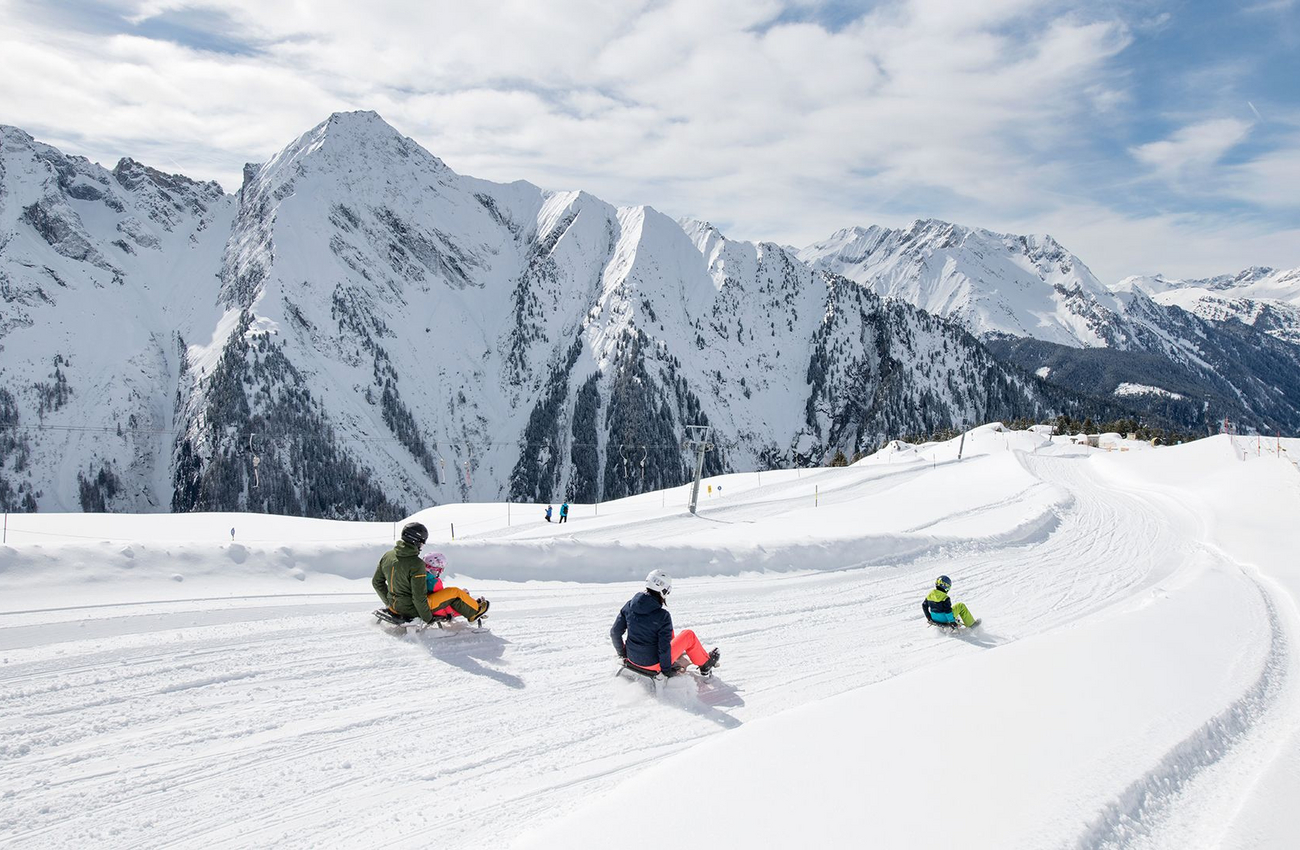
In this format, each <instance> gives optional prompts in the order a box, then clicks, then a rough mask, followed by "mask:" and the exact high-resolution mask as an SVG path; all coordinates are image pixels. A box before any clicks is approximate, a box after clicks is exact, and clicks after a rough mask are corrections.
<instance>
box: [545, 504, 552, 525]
mask: <svg viewBox="0 0 1300 850" xmlns="http://www.w3.org/2000/svg"><path fill="white" fill-rule="evenodd" d="M546 521H547V522H550V521H551V506H550V505H547V506H546Z"/></svg>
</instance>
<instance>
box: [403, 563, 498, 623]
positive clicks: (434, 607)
mask: <svg viewBox="0 0 1300 850" xmlns="http://www.w3.org/2000/svg"><path fill="white" fill-rule="evenodd" d="M420 559H421V560H422V561H424V571H425V573H427V575H426V576H425V581H426V582H427V583H428V593H429V595H428V600H429V610H430V611H432V612H433V616H435V617H452V616H455V615H456V614H459V615H461V616H462V617H464V618H465V619H466V620H469V621H470V622H471V623H472V622H474V621H475V620H477V619H478V618H479V617H482V616H483V615H484V614H485V613H487V609H488V601H487V600H486V599H484V598H483V597H481V596H480V597H479V598H477V599H475V598H474V597H473V596H470V595H469V594H468V593H466V592H465V591H463V590H461V589H460V588H459V587H443V586H442V571H443V570H445V569H446V568H447V559H446V558H445V557H444V556H443V554H442V553H441V552H428V553H425V554H422V555H421V556H420Z"/></svg>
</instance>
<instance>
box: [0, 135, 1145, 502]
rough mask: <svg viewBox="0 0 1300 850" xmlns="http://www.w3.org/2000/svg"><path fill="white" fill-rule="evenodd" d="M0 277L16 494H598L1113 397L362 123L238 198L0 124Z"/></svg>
mask: <svg viewBox="0 0 1300 850" xmlns="http://www.w3.org/2000/svg"><path fill="white" fill-rule="evenodd" d="M1053 245H1054V243H1053V244H1052V245H1049V244H1047V243H1044V242H1036V241H1032V240H1027V241H1025V242H1024V243H1023V246H1024V248H1025V250H1026V251H1029V252H1030V253H1032V254H1034V256H1036V257H1038V258H1039V260H1041V261H1042V262H1044V263H1057V264H1058V266H1057V267H1058V268H1059V264H1060V263H1061V262H1069V261H1068V259H1064V260H1063V259H1062V258H1061V257H1059V256H1057V254H1058V253H1059V252H1058V250H1057V249H1058V248H1059V246H1056V247H1053ZM1061 250H1063V249H1061ZM1080 265H1081V264H1080ZM1040 283H1043V281H1042V280H1040ZM1058 283H1060V282H1059V281H1057V282H1053V283H1050V284H1049V285H1050V286H1051V287H1055V286H1056V285H1057V284H1058ZM1060 285H1061V286H1066V284H1064V283H1061V284H1060ZM1067 288H1068V286H1067ZM1053 291H1055V289H1053ZM0 294H2V295H3V298H4V313H3V315H2V316H0V351H3V360H2V361H0V501H3V503H4V505H5V507H6V508H7V509H14V510H21V509H27V510H32V509H40V510H77V509H83V510H133V511H148V510H176V511H191V510H252V511H270V512H279V513H288V514H302V515H308V516H325V517H339V518H382V519H391V518H396V517H400V516H403V515H405V514H406V513H409V512H411V511H414V510H416V509H418V508H420V507H423V506H427V505H430V504H436V503H441V502H446V501H461V500H489V499H503V498H511V499H522V500H541V501H545V500H551V499H554V500H558V499H562V498H569V499H574V500H579V501H595V500H598V499H609V498H615V497H618V496H621V495H625V494H627V493H631V492H638V491H640V490H642V489H649V488H654V487H661V486H666V485H672V484H677V483H680V482H682V481H684V480H685V478H686V476H687V475H688V472H689V470H690V460H689V456H688V455H687V453H685V452H684V451H683V450H682V447H681V442H682V438H683V436H684V431H685V426H686V425H688V424H708V425H711V426H713V428H714V429H715V433H714V442H715V444H716V446H717V450H716V451H714V452H712V453H710V454H709V456H708V468H709V470H710V471H713V472H716V471H722V470H744V469H755V468H764V467H771V466H783V465H789V464H793V463H824V462H826V461H827V460H828V459H829V458H830V457H832V456H833V455H834V454H836V453H837V452H840V451H843V452H844V453H845V454H847V455H850V456H851V455H852V454H854V453H855V452H859V451H869V450H873V449H875V448H876V447H877V446H878V445H879V444H880V443H882V442H883V441H885V440H887V439H889V438H891V437H896V436H899V435H901V434H914V433H924V432H928V431H933V430H937V429H939V428H944V427H951V426H955V425H961V424H963V423H968V424H969V423H976V422H981V421H986V420H988V419H993V418H1015V417H1019V416H1031V417H1035V418H1042V417H1047V416H1052V415H1055V414H1057V413H1069V414H1071V415H1088V414H1090V413H1092V414H1093V415H1096V416H1104V415H1106V414H1107V413H1108V412H1112V411H1114V410H1118V409H1119V404H1120V403H1117V402H1107V401H1101V400H1097V399H1089V398H1087V397H1085V396H1083V395H1080V394H1079V393H1076V392H1073V391H1071V390H1069V389H1063V388H1061V387H1058V386H1054V385H1053V384H1052V383H1050V382H1049V381H1044V380H1042V379H1041V378H1040V377H1038V376H1035V375H1033V374H1030V373H1027V372H1026V371H1024V370H1022V369H1020V368H1018V367H1016V366H1015V365H1009V364H1008V363H1006V362H1003V361H1000V360H998V359H997V358H996V357H994V356H993V354H992V353H991V352H990V350H989V349H988V348H986V347H985V345H984V344H983V341H981V340H980V339H977V338H976V337H975V336H972V335H971V334H970V333H968V332H967V329H966V327H964V326H963V325H962V324H960V323H958V324H954V323H952V322H949V321H947V320H946V319H944V318H941V317H938V316H935V315H931V314H930V313H928V312H926V311H924V310H922V309H920V308H918V307H917V306H915V305H913V304H910V303H905V302H904V301H903V300H900V299H899V298H897V297H882V296H881V295H880V294H879V293H877V292H876V291H874V288H873V287H870V286H864V285H862V284H861V283H859V282H854V281H852V280H850V279H849V278H848V277H846V276H845V275H843V274H841V273H840V272H839V271H837V270H835V269H832V268H827V267H825V265H824V264H823V265H821V266H817V267H815V264H810V263H809V262H805V261H804V260H801V259H800V257H799V256H798V255H796V253H795V252H793V251H791V250H790V249H788V248H784V247H781V246H778V245H774V244H767V243H762V244H753V243H747V242H737V241H732V240H729V239H727V238H726V237H724V236H723V235H722V234H721V233H720V232H718V230H717V229H716V228H713V227H711V226H709V225H707V224H702V223H699V222H692V221H683V222H676V221H673V220H671V219H669V218H668V217H666V216H664V215H662V214H660V213H658V212H656V211H655V210H654V209H651V208H649V207H623V208H619V207H614V206H611V205H609V204H607V203H605V202H603V201H601V200H599V199H598V198H595V197H592V196H591V195H589V194H586V193H584V192H550V191H543V190H541V189H539V188H537V187H535V186H533V185H531V184H528V183H524V182H516V183H510V184H499V183H491V182H488V181H484V180H479V179H476V178H473V177H468V176H464V175H460V174H457V173H455V172H454V171H452V170H451V169H450V168H448V167H447V165H446V164H445V163H443V162H442V161H441V160H439V159H438V158H437V157H435V156H433V155H432V154H430V153H429V152H427V151H425V150H424V149H423V148H421V147H420V146H419V145H418V144H416V143H415V142H413V141H412V140H411V139H408V138H406V137H404V136H402V135H401V134H399V133H398V132H396V131H395V130H394V129H393V128H392V127H390V126H389V125H387V124H386V123H385V122H384V121H383V120H382V119H380V118H379V116H378V115H375V114H374V113H370V112H362V113H340V114H336V115H333V116H331V117H330V118H329V119H327V120H326V121H324V122H322V123H321V124H320V125H318V126H317V127H315V128H313V129H311V130H310V131H308V132H307V133H305V134H304V135H303V136H301V137H300V138H299V139H297V140H295V141H294V142H293V143H292V144H290V145H289V146H287V147H286V148H285V149H284V150H282V151H280V152H279V153H278V154H276V155H275V156H274V157H273V158H271V159H270V160H269V161H268V162H266V163H263V164H260V165H254V164H250V165H248V166H246V168H245V172H244V182H243V186H242V187H241V188H240V190H239V192H238V193H237V194H236V195H225V194H223V193H222V191H221V189H220V187H218V186H217V185H216V184H212V183H199V182H195V181H191V180H189V179H187V178H185V177H182V176H178V175H170V174H165V173H163V172H160V171H157V170H155V169H152V168H149V167H147V166H143V165H140V164H138V163H136V162H134V161H132V160H123V161H122V162H121V163H119V164H118V165H117V166H116V167H115V168H114V169H112V170H111V171H110V170H108V169H105V168H102V167H100V166H98V165H95V164H93V163H90V162H88V161H86V160H85V159H82V158H79V157H74V156H68V155H65V154H63V153H61V152H60V151H58V150H56V149H55V148H53V147H50V146H48V145H45V144H42V143H40V142H38V141H36V140H34V139H32V138H31V136H29V135H28V134H26V133H24V132H22V131H21V130H18V129H16V128H11V127H4V128H0ZM894 295H896V293H894ZM1067 300H1068V296H1067ZM1122 300H1123V299H1122V298H1119V297H1118V296H1116V303H1119V302H1122ZM1147 300H1148V301H1149V300H1150V299H1147ZM1107 303H1110V302H1107ZM1085 324H1086V323H1085ZM1096 332H1097V333H1098V334H1100V335H1104V333H1105V331H1104V329H1099V330H1097V331H1096Z"/></svg>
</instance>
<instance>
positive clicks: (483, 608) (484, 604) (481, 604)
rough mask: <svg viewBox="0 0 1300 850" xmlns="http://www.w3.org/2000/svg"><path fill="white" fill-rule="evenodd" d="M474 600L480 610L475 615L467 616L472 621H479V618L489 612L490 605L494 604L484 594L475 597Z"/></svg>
mask: <svg viewBox="0 0 1300 850" xmlns="http://www.w3.org/2000/svg"><path fill="white" fill-rule="evenodd" d="M474 602H475V603H477V604H478V612H477V613H475V614H474V616H473V617H467V618H466V619H467V620H469V621H470V622H471V623H474V622H477V621H478V620H479V619H481V618H482V617H483V615H484V614H486V613H487V611H488V606H489V605H491V604H492V603H490V602H488V601H487V600H486V599H484V598H483V597H482V596H480V597H479V598H477V599H475V600H474Z"/></svg>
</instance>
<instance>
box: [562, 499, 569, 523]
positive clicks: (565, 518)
mask: <svg viewBox="0 0 1300 850" xmlns="http://www.w3.org/2000/svg"><path fill="white" fill-rule="evenodd" d="M568 521H569V502H568V500H565V502H564V504H562V505H560V522H568Z"/></svg>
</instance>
